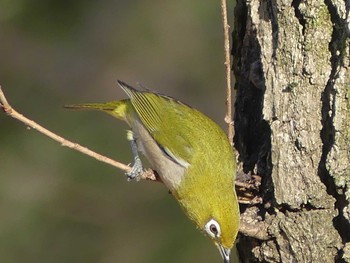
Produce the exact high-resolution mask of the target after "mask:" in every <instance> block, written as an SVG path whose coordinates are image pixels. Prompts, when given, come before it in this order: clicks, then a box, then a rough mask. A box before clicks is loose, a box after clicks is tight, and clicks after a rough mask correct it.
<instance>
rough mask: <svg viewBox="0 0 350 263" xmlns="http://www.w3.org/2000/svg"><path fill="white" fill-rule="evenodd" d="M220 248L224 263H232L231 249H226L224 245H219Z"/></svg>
mask: <svg viewBox="0 0 350 263" xmlns="http://www.w3.org/2000/svg"><path fill="white" fill-rule="evenodd" d="M218 247H219V251H220V254H221V256H222V258H223V259H224V263H230V254H231V249H229V248H225V247H223V246H222V245H218Z"/></svg>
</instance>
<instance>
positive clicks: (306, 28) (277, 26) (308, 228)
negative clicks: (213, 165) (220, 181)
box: [232, 0, 350, 262]
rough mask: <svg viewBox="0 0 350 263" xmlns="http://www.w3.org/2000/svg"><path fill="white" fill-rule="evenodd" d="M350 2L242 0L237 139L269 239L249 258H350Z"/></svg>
mask: <svg viewBox="0 0 350 263" xmlns="http://www.w3.org/2000/svg"><path fill="white" fill-rule="evenodd" d="M349 10H350V1H349V0H321V1H320V0H305V1H301V0H294V1H291V0H290V1H286V0H250V1H246V0H238V1H237V5H236V9H235V18H236V21H235V28H234V32H233V49H232V54H233V58H234V64H233V70H234V74H235V76H236V89H237V97H236V104H235V134H236V135H235V145H236V148H237V151H238V152H239V156H240V161H241V162H242V164H243V170H244V171H245V172H246V173H248V172H253V173H255V174H259V175H260V176H261V177H262V185H261V188H260V194H261V196H262V197H263V204H262V205H258V206H244V207H242V213H243V214H248V215H249V216H250V220H251V221H252V222H265V223H267V224H268V227H267V231H268V234H269V237H270V238H269V239H268V240H264V241H263V240H258V239H256V238H251V237H247V236H243V235H241V236H240V238H239V242H238V245H237V247H238V251H239V254H240V257H241V259H242V262H350V206H349V200H350V165H349V164H350V74H349V73H350V72H349V71H350V70H349V68H350V59H349V51H350V41H349V32H350V29H349V21H350V19H349Z"/></svg>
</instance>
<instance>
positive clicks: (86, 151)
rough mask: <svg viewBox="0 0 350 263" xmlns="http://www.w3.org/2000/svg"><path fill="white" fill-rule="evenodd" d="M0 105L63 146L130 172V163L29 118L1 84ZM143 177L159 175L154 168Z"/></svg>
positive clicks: (150, 177) (7, 112)
mask: <svg viewBox="0 0 350 263" xmlns="http://www.w3.org/2000/svg"><path fill="white" fill-rule="evenodd" d="M0 107H1V108H2V109H3V111H4V112H5V113H6V114H7V115H8V116H10V117H12V118H15V119H17V120H19V121H21V122H23V123H24V124H25V125H27V126H29V127H31V128H33V129H35V130H37V131H38V132H40V133H42V134H44V135H46V136H48V137H50V138H51V139H53V140H55V141H56V142H59V143H60V144H61V145H62V146H66V147H68V148H71V149H73V150H76V151H79V152H81V153H83V154H86V155H88V156H90V157H93V158H95V159H96V160H98V161H101V162H104V163H106V164H109V165H112V166H114V167H116V168H118V169H121V170H123V171H125V172H130V171H131V167H130V166H128V165H125V164H123V163H120V162H118V161H115V160H112V159H110V158H108V157H106V156H104V155H101V154H98V153H96V152H94V151H92V150H90V149H88V148H86V147H84V146H81V145H80V144H78V143H74V142H71V141H69V140H67V139H65V138H63V137H61V136H59V135H57V134H55V133H53V132H51V131H49V130H48V129H46V128H44V127H42V126H41V125H39V124H37V123H36V122H34V121H32V120H30V119H28V118H27V117H25V116H23V115H22V114H20V113H19V112H17V111H16V110H15V109H14V108H12V107H11V105H10V104H9V103H8V101H7V99H6V97H5V94H4V93H3V91H2V89H1V86H0ZM141 179H146V180H152V181H158V180H157V177H156V176H155V174H154V173H153V171H152V170H146V171H145V172H144V173H143V174H142V175H141Z"/></svg>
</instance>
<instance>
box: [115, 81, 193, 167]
mask: <svg viewBox="0 0 350 263" xmlns="http://www.w3.org/2000/svg"><path fill="white" fill-rule="evenodd" d="M118 83H119V85H120V86H121V87H122V89H123V90H124V91H125V92H126V93H127V95H128V96H129V98H130V101H131V103H132V105H133V107H134V108H135V110H136V112H137V114H138V116H139V118H140V120H141V121H142V123H143V125H144V126H145V128H146V130H147V131H148V132H149V133H150V135H151V136H152V138H153V139H154V140H155V141H156V142H157V144H158V145H159V147H160V148H161V149H162V150H163V152H164V153H165V154H166V155H167V156H168V157H169V158H171V159H172V160H174V161H175V162H177V163H178V164H180V165H181V166H184V167H188V166H189V164H190V163H191V158H192V157H193V146H192V143H191V140H190V138H191V133H192V132H193V127H192V125H195V124H194V123H193V121H192V120H190V119H189V118H191V110H192V111H193V109H191V108H189V107H188V106H186V105H184V104H182V103H180V102H178V101H176V100H175V99H172V98H169V97H166V96H162V95H158V94H155V93H152V92H142V91H138V90H136V89H134V88H132V87H130V86H128V85H127V84H125V83H123V82H120V81H118ZM192 138H193V137H192Z"/></svg>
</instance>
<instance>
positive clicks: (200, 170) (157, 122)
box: [65, 80, 240, 263]
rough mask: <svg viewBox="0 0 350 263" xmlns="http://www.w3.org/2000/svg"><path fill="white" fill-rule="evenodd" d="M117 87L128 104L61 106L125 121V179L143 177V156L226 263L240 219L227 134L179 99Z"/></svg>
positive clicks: (234, 168) (108, 103)
mask: <svg viewBox="0 0 350 263" xmlns="http://www.w3.org/2000/svg"><path fill="white" fill-rule="evenodd" d="M117 83H118V84H119V86H120V87H121V89H122V90H123V91H124V92H125V93H126V95H127V96H128V98H127V99H123V100H118V101H110V102H106V103H82V104H72V105H65V107H66V108H70V109H90V110H99V111H103V112H106V113H108V114H110V115H112V116H113V117H115V118H117V119H120V120H122V121H125V122H126V123H127V124H128V126H129V127H130V130H128V131H127V139H128V140H129V141H130V144H131V151H132V154H133V158H134V163H133V166H132V169H131V171H130V172H128V173H127V178H128V180H138V179H139V178H140V175H141V174H142V172H143V165H142V161H141V158H140V156H139V153H141V154H142V155H144V156H145V157H146V159H147V160H148V161H149V164H150V165H151V168H152V169H154V170H155V171H156V172H157V174H158V175H159V178H160V180H161V182H162V183H163V184H164V185H165V186H166V187H167V188H168V190H169V191H170V193H171V194H172V196H173V197H174V198H175V199H176V200H177V201H178V203H179V204H180V206H181V207H182V209H183V211H184V213H185V214H186V215H187V216H188V217H189V218H190V219H191V220H192V221H193V222H194V223H195V225H196V227H197V228H198V229H199V230H201V231H202V232H203V233H204V234H205V235H206V236H207V237H209V239H210V240H212V242H213V243H214V244H215V246H216V247H217V248H218V249H219V252H220V254H221V256H222V259H223V261H224V263H229V262H230V253H231V249H232V248H233V246H234V243H235V240H236V237H237V234H238V229H239V215H240V214H239V205H238V201H237V195H236V192H235V187H234V180H235V174H236V158H235V152H234V150H233V147H232V146H231V144H230V142H229V140H228V138H227V136H226V134H225V132H224V131H223V130H222V129H221V128H220V127H219V126H218V125H217V124H216V123H215V122H214V121H212V120H211V119H210V118H209V117H207V116H206V115H205V114H203V113H201V112H200V111H198V110H196V109H194V108H192V107H190V106H189V105H187V104H185V103H183V102H180V101H179V100H176V99H174V98H172V97H169V96H165V95H160V94H158V93H155V92H151V91H149V90H142V91H140V90H137V89H135V88H133V87H131V86H129V85H128V84H126V83H124V82H122V81H120V80H118V81H117Z"/></svg>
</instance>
